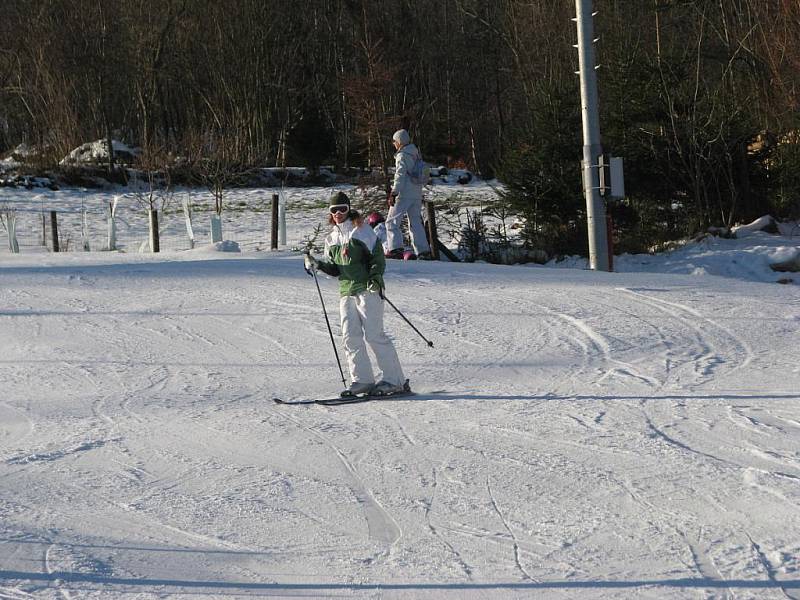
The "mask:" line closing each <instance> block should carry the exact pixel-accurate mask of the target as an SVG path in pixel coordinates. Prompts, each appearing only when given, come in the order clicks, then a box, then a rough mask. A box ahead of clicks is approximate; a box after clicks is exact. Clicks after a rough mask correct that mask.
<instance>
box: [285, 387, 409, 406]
mask: <svg viewBox="0 0 800 600" xmlns="http://www.w3.org/2000/svg"><path fill="white" fill-rule="evenodd" d="M413 395H414V392H412V391H411V390H403V391H402V392H395V393H394V394H358V395H352V396H337V397H335V398H320V399H317V400H282V399H281V398H273V399H272V401H273V402H275V404H283V405H284V406H298V405H301V406H302V405H307V404H321V405H322V406H339V405H340V404H358V403H359V402H369V401H370V400H391V399H393V398H407V397H409V396H413Z"/></svg>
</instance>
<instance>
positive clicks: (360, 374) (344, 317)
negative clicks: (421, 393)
mask: <svg viewBox="0 0 800 600" xmlns="http://www.w3.org/2000/svg"><path fill="white" fill-rule="evenodd" d="M329 211H330V215H329V217H328V221H329V222H330V224H331V225H333V229H332V230H331V232H330V234H328V236H327V237H326V238H325V258H324V259H322V260H317V259H315V258H314V257H312V256H310V255H306V259H305V267H306V270H310V269H319V270H320V271H322V272H323V273H326V274H328V275H331V276H334V277H336V276H338V277H339V292H340V299H339V314H340V316H341V325H342V338H343V341H344V348H345V356H346V357H347V366H348V368H349V371H350V381H351V385H350V392H351V393H353V394H368V393H369V394H384V395H388V394H394V393H397V392H401V391H404V390H407V389H408V382H407V380H406V378H405V376H404V375H403V369H402V367H401V366H400V360H399V359H398V357H397V351H396V350H395V348H394V344H393V343H392V340H391V339H390V338H389V336H388V335H386V332H385V331H384V328H383V304H384V303H383V289H384V282H383V273H384V271H385V269H386V259H385V257H384V255H383V248H382V247H381V242H380V240H379V239H378V237H377V236H376V235H375V232H374V231H373V230H372V228H371V227H370V226H369V225H367V224H366V223H365V222H364V221H363V219H362V218H361V216H360V215H359V214H358V212H356V211H354V210H352V209H351V208H350V199H349V198H348V197H347V194H345V193H344V192H338V193H337V194H335V195H334V196H333V197H332V198H331V205H330V207H329ZM367 347H369V349H370V350H371V351H372V354H373V355H374V356H375V362H376V363H377V367H378V369H377V376H375V375H373V372H372V363H371V362H370V358H369V355H368V354H367ZM376 380H377V382H378V383H377V384H376V383H375V382H376Z"/></svg>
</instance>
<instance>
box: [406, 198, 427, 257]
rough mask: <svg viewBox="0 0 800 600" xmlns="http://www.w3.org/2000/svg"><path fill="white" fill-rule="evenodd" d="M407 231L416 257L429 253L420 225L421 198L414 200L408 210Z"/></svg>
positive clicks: (423, 227) (422, 227) (421, 225)
mask: <svg viewBox="0 0 800 600" xmlns="http://www.w3.org/2000/svg"><path fill="white" fill-rule="evenodd" d="M408 231H409V233H410V234H411V245H412V246H413V247H414V253H415V254H416V255H417V256H419V255H420V254H422V253H428V252H430V251H431V246H430V244H428V238H427V237H426V235H425V225H423V223H422V197H420V198H418V199H416V200H414V202H413V203H412V204H411V207H410V208H409V209H408Z"/></svg>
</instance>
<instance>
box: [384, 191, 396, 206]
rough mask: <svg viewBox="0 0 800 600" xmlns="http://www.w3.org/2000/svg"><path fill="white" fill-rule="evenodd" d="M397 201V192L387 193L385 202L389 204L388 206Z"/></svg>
mask: <svg viewBox="0 0 800 600" xmlns="http://www.w3.org/2000/svg"><path fill="white" fill-rule="evenodd" d="M396 201H397V193H395V192H392V193H391V194H389V197H388V198H387V199H386V204H388V205H389V208H391V207H393V206H394V203H395V202H396Z"/></svg>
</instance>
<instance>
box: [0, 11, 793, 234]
mask: <svg viewBox="0 0 800 600" xmlns="http://www.w3.org/2000/svg"><path fill="white" fill-rule="evenodd" d="M595 9H596V10H597V11H598V15H597V17H596V21H595V29H596V32H597V33H598V36H599V38H600V41H599V43H598V46H597V58H598V62H599V63H600V65H601V67H600V70H599V71H598V73H599V88H600V109H601V130H602V135H603V144H604V147H605V148H606V150H608V151H611V152H613V153H614V154H615V155H617V156H623V157H624V158H625V161H626V184H627V185H626V187H627V192H628V198H627V200H626V202H625V203H622V204H620V205H619V206H617V207H615V208H614V211H616V213H617V218H618V220H619V223H620V226H621V227H627V228H628V230H629V232H639V235H641V236H642V237H643V238H648V239H649V238H650V237H652V236H653V235H656V234H657V232H659V231H664V229H665V224H666V226H667V227H669V228H674V229H675V230H676V231H680V230H682V231H692V230H698V229H699V228H702V227H705V226H708V225H711V224H716V225H724V226H730V225H731V224H733V223H734V222H736V221H738V220H742V219H748V218H751V217H756V216H760V215H761V214H764V213H766V212H772V213H774V214H776V215H777V216H797V213H798V212H799V211H800V207H799V206H798V203H799V201H798V197H800V139H799V138H800V122H798V121H800V117H799V116H798V115H799V114H800V110H798V109H800V2H798V1H797V0H595ZM574 16H575V3H574V1H573V0H547V1H545V0H526V1H523V0H491V1H488V0H305V1H304V2H301V3H299V2H296V1H295V0H268V1H264V0H158V1H156V0H126V1H125V2H119V1H118V0H4V2H3V3H2V7H0V152H6V151H8V150H10V149H11V148H13V147H15V146H16V145H17V144H19V143H20V142H26V143H28V144H30V145H34V146H36V147H37V148H38V149H39V151H40V158H41V160H42V161H44V162H45V163H50V164H55V163H56V162H57V160H58V159H60V158H62V157H63V156H65V155H66V153H67V152H68V151H69V150H70V149H72V148H74V147H75V146H76V145H78V144H80V143H82V142H85V141H87V140H94V139H111V138H112V137H113V138H115V139H118V138H121V139H122V140H123V141H125V142H127V143H129V144H132V145H136V146H138V147H140V148H142V149H143V150H144V155H146V156H150V157H154V156H160V157H163V156H190V157H191V156H194V157H201V156H202V157H217V158H218V159H219V160H220V161H222V162H226V161H236V162H237V163H238V164H242V165H287V164H302V165H305V166H309V167H312V168H315V167H317V166H319V165H321V164H326V163H332V164H335V165H337V166H340V167H352V166H372V167H376V166H377V167H383V168H385V167H386V166H387V165H389V164H390V161H391V156H392V154H391V147H390V143H389V141H390V137H391V134H392V132H393V131H394V130H395V129H397V128H399V127H401V126H402V127H406V128H408V129H409V130H410V131H411V133H412V136H413V137H414V139H415V141H416V142H418V144H419V145H420V147H421V148H422V149H423V152H424V154H425V156H426V158H428V159H429V160H431V161H432V162H437V163H441V164H445V165H450V166H465V167H467V168H469V169H471V170H473V171H474V172H476V173H478V174H480V175H482V176H484V177H493V176H496V175H499V176H500V177H501V179H502V180H503V181H504V183H506V184H507V191H506V199H507V200H508V202H509V203H510V204H511V205H512V206H514V207H516V208H517V209H518V210H519V211H520V212H522V213H523V214H524V215H525V216H526V217H527V221H528V222H529V223H533V224H535V226H531V227H529V233H530V234H531V236H532V238H533V237H536V235H540V236H541V235H545V233H543V232H549V233H547V235H551V236H558V235H561V236H562V237H564V233H565V232H571V233H572V234H574V235H577V236H579V235H580V231H581V227H580V220H581V218H582V212H581V211H582V208H581V202H582V200H581V195H580V176H579V174H578V173H579V161H580V151H581V143H582V141H581V138H580V133H581V128H580V95H579V87H578V77H577V76H576V75H575V71H576V70H577V54H576V50H575V49H574V48H573V46H572V45H573V44H574V43H575V41H576V31H575V24H574V23H573V22H572V21H571V19H572V18H573V17H574ZM111 167H112V168H113V165H111ZM537 232H538V233H537ZM567 237H568V236H567Z"/></svg>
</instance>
